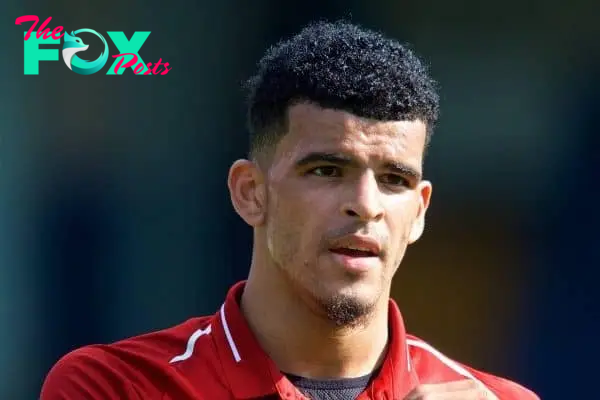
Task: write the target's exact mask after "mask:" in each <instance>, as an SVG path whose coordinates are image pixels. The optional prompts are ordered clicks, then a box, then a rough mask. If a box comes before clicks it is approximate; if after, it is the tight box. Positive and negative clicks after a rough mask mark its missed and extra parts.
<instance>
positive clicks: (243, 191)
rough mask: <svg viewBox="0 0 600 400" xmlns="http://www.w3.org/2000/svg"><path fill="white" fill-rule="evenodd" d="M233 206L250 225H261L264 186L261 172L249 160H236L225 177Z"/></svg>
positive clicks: (263, 211)
mask: <svg viewBox="0 0 600 400" xmlns="http://www.w3.org/2000/svg"><path fill="white" fill-rule="evenodd" d="M227 186H228V187H229V195H230V197H231V203H232V204H233V208H234V209H235V211H236V212H237V213H238V214H239V216H240V217H242V219H243V220H244V221H246V223H247V224H248V225H250V226H253V227H256V226H259V225H262V224H263V223H264V221H265V213H266V194H267V193H266V187H265V184H264V179H263V174H262V172H261V170H260V169H259V168H258V166H257V165H256V164H254V163H253V162H252V161H249V160H237V161H235V162H234V163H233V165H232V166H231V168H229V176H228V178H227Z"/></svg>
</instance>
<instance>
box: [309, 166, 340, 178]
mask: <svg viewBox="0 0 600 400" xmlns="http://www.w3.org/2000/svg"><path fill="white" fill-rule="evenodd" d="M309 173H310V174H313V175H317V176H323V177H328V178H333V177H338V176H341V175H342V171H341V169H340V168H339V167H336V166H333V165H327V166H322V167H316V168H313V169H311V170H310V171H309Z"/></svg>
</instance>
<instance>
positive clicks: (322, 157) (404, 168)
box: [296, 152, 421, 181]
mask: <svg viewBox="0 0 600 400" xmlns="http://www.w3.org/2000/svg"><path fill="white" fill-rule="evenodd" d="M322 162H325V163H329V164H335V165H338V166H352V167H358V166H359V165H360V163H359V162H358V161H357V160H356V159H354V158H352V157H350V156H348V155H346V154H341V153H321V152H314V153H309V154H307V155H306V156H304V157H302V158H301V159H300V160H298V161H297V162H296V167H297V168H302V167H305V166H307V165H311V164H317V163H322ZM383 167H384V168H385V169H387V170H389V171H391V172H393V173H396V174H400V175H404V176H408V177H411V178H413V179H415V180H417V181H420V180H421V173H420V172H419V171H417V170H416V169H415V168H413V167H411V166H410V165H407V164H404V163H401V162H389V161H388V162H386V163H384V164H383Z"/></svg>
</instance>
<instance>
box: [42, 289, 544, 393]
mask: <svg viewBox="0 0 600 400" xmlns="http://www.w3.org/2000/svg"><path fill="white" fill-rule="evenodd" d="M243 287H244V282H240V283H238V284H236V285H234V286H233V287H232V288H231V289H230V291H229V293H228V295H227V298H226V300H225V303H224V304H223V305H222V306H221V309H220V310H219V311H218V312H217V313H215V314H214V315H212V316H206V317H199V318H193V319H190V320H188V321H186V322H184V323H182V324H180V325H177V326H175V327H172V328H168V329H165V330H161V331H157V332H154V333H149V334H145V335H142V336H137V337H133V338H130V339H126V340H122V341H119V342H116V343H113V344H109V345H91V346H86V347H82V348H80V349H77V350H75V351H73V352H71V353H69V354H67V355H66V356H64V357H63V358H62V359H60V360H59V361H58V362H57V363H56V364H55V365H54V367H53V368H52V369H51V370H50V372H49V373H48V376H47V377H46V380H45V382H44V385H43V387H42V392H41V397H40V400H100V399H102V400H113V399H114V400H117V399H118V400H153V399H156V400H234V399H256V398H273V399H290V400H292V399H296V400H300V399H302V400H306V397H305V396H304V395H303V394H302V393H301V392H300V391H299V390H298V389H296V388H295V387H294V386H293V385H292V383H291V382H290V381H289V380H288V379H287V378H286V377H285V375H283V374H282V373H281V371H279V369H278V368H277V366H276V365H275V363H274V362H273V361H272V360H271V359H270V358H269V357H268V355H267V354H266V353H265V352H264V351H263V350H262V349H261V347H260V345H259V344H258V342H257V340H256V339H255V337H254V335H253V334H252V332H251V331H250V328H249V327H248V325H247V323H246V321H245V319H244V317H243V315H242V313H241V311H240V308H239V300H240V296H241V294H242V291H243ZM389 322H390V324H389V325H390V345H389V347H388V354H387V356H386V358H385V360H384V362H383V365H382V367H381V369H380V370H379V372H378V374H377V376H376V377H374V378H373V379H372V381H371V383H370V384H369V386H368V387H367V388H366V389H365V390H364V392H363V393H362V394H361V395H360V397H359V400H368V399H372V400H402V399H404V397H405V396H406V395H407V394H408V393H409V392H410V391H411V390H412V389H414V388H415V387H416V386H417V385H418V384H423V383H442V382H447V381H451V380H457V379H464V378H469V379H473V380H475V381H476V382H478V383H479V384H480V385H481V386H482V387H484V388H486V389H487V390H489V391H491V392H492V393H494V394H495V395H496V396H497V397H498V398H499V399H500V400H539V397H537V396H536V395H535V394H534V393H533V392H531V391H529V390H527V389H525V388H524V387H522V386H520V385H518V384H516V383H514V382H511V381H508V380H505V379H502V378H499V377H496V376H493V375H490V374H486V373H483V372H480V371H476V370H474V369H472V368H469V367H467V366H464V365H462V364H459V363H458V362H456V361H453V360H450V359H449V358H447V357H446V356H444V355H443V354H441V353H440V352H439V351H437V350H436V349H434V348H433V347H431V346H430V345H429V344H427V343H426V342H424V341H422V340H420V339H418V338H416V337H414V336H411V335H407V334H406V332H405V330H404V323H403V320H402V316H401V314H400V311H399V309H398V307H397V305H396V303H395V302H394V301H393V300H390V303H389Z"/></svg>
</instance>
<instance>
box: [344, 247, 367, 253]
mask: <svg viewBox="0 0 600 400" xmlns="http://www.w3.org/2000/svg"><path fill="white" fill-rule="evenodd" d="M346 248H347V249H350V250H359V251H366V252H369V253H370V252H371V250H370V249H367V248H365V247H358V246H348V247H346Z"/></svg>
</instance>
